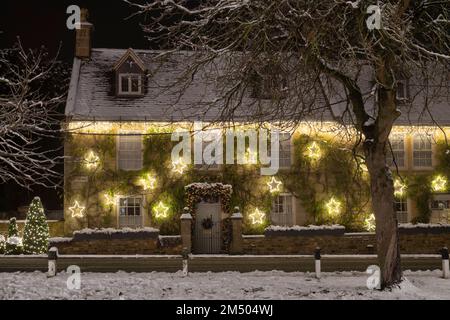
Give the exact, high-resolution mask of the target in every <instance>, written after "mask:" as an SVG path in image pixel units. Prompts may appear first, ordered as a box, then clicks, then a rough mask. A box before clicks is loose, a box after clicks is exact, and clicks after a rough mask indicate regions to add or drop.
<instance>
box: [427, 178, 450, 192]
mask: <svg viewBox="0 0 450 320" xmlns="http://www.w3.org/2000/svg"><path fill="white" fill-rule="evenodd" d="M431 188H432V189H433V191H436V192H442V191H445V189H446V188H447V179H446V178H445V177H443V176H441V175H439V176H437V177H436V178H434V180H433V181H431Z"/></svg>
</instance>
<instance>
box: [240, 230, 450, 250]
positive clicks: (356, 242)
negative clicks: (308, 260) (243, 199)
mask: <svg viewBox="0 0 450 320" xmlns="http://www.w3.org/2000/svg"><path fill="white" fill-rule="evenodd" d="M242 242H243V252H244V253H245V254H256V255H262V254H313V252H314V249H315V248H316V247H320V248H321V249H322V253H323V254H373V253H376V238H375V234H374V233H345V234H329V235H327V234H324V233H323V232H322V234H318V235H314V234H313V233H309V234H308V235H304V234H301V233H298V234H295V233H293V232H285V233H284V234H283V232H277V233H266V234H265V235H261V236H243V239H242ZM449 246H450V227H446V228H442V229H440V230H437V229H431V228H414V229H400V251H401V253H402V254H437V253H439V250H440V249H441V248H442V247H449Z"/></svg>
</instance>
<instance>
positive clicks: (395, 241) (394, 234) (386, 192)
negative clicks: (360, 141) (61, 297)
mask: <svg viewBox="0 0 450 320" xmlns="http://www.w3.org/2000/svg"><path fill="white" fill-rule="evenodd" d="M384 150H385V149H384V148H383V146H380V145H375V146H372V147H371V148H370V147H369V148H367V149H366V153H367V154H366V162H367V168H368V170H369V173H370V185H371V189H372V207H373V211H374V213H375V217H376V236H377V253H378V261H379V267H380V269H381V279H380V280H381V288H382V289H384V288H386V287H390V286H392V285H393V284H396V283H398V282H400V281H401V278H402V270H401V265H400V250H399V236H398V227H397V223H398V222H397V215H396V212H395V210H394V185H393V181H392V176H391V172H390V170H389V168H388V167H387V166H386V160H385V159H386V155H385V151H384Z"/></svg>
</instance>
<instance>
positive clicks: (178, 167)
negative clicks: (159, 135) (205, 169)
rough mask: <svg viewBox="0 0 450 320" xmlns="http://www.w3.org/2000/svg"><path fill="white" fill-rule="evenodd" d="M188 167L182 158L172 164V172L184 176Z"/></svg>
mask: <svg viewBox="0 0 450 320" xmlns="http://www.w3.org/2000/svg"><path fill="white" fill-rule="evenodd" d="M186 168H187V165H186V164H185V163H184V162H183V160H182V159H181V158H180V159H178V160H177V161H174V162H172V171H173V172H176V173H179V174H183V172H184V170H186Z"/></svg>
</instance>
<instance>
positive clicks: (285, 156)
mask: <svg viewBox="0 0 450 320" xmlns="http://www.w3.org/2000/svg"><path fill="white" fill-rule="evenodd" d="M279 155H280V167H281V168H289V167H290V166H291V134H290V133H280V153H279Z"/></svg>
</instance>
